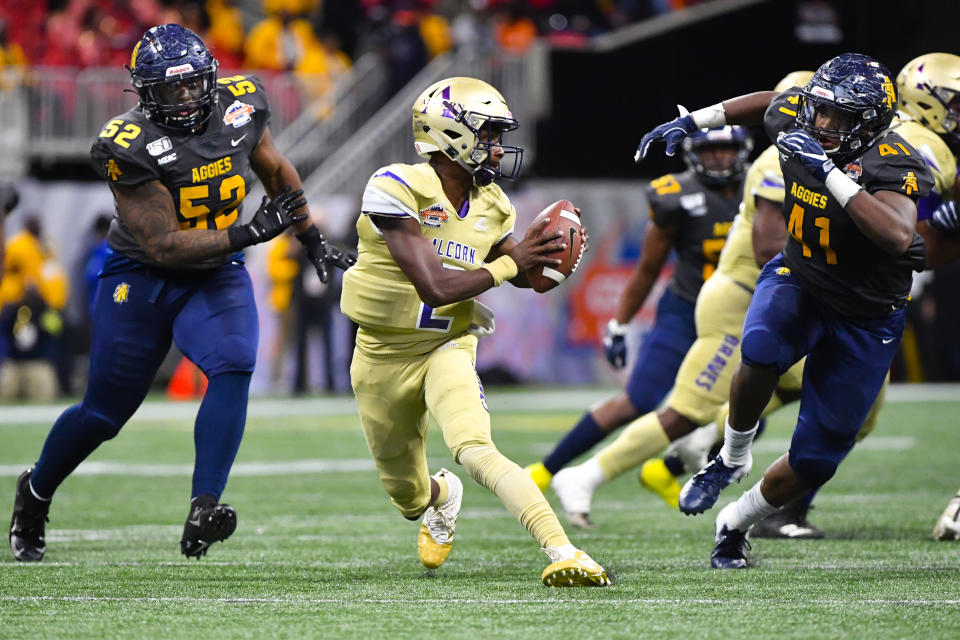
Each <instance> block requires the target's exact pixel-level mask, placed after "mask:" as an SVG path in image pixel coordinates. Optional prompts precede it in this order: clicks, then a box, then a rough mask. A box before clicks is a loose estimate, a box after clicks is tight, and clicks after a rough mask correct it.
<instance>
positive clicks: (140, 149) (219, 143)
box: [90, 76, 270, 269]
mask: <svg viewBox="0 0 960 640" xmlns="http://www.w3.org/2000/svg"><path fill="white" fill-rule="evenodd" d="M216 92H217V101H216V103H215V104H214V105H213V106H212V109H213V112H212V114H211V116H210V119H209V120H208V121H207V124H206V127H205V128H204V130H203V131H202V132H201V133H199V134H193V133H191V132H190V131H181V130H178V129H172V128H169V127H164V126H161V125H159V124H157V123H155V122H152V121H150V120H148V119H147V117H146V116H145V115H144V114H143V112H142V111H141V110H140V108H139V105H138V106H137V107H134V108H133V109H131V110H130V111H127V112H126V113H123V114H121V115H119V116H117V117H115V118H113V119H111V120H110V121H109V122H108V123H107V124H106V125H105V126H104V127H103V130H102V131H101V132H100V135H99V137H98V138H97V140H96V142H94V144H93V147H92V148H91V149H90V156H91V158H92V162H93V166H94V169H95V170H96V171H97V173H98V174H99V175H100V176H102V177H103V178H104V179H105V180H106V181H107V182H108V183H111V184H113V183H115V184H122V185H137V184H141V183H143V182H147V181H149V180H159V181H160V182H162V183H163V185H164V186H165V187H166V188H167V189H168V190H169V191H170V195H171V196H172V197H173V206H174V209H175V210H176V213H177V221H178V222H179V224H180V228H181V229H224V228H226V227H229V226H230V225H232V224H233V223H234V222H236V221H237V220H238V219H239V217H240V212H241V208H242V203H243V199H244V197H245V196H246V195H247V185H249V184H250V181H251V179H252V177H253V176H252V173H251V167H250V155H251V154H252V153H253V150H254V148H255V147H256V146H257V144H258V143H259V142H260V136H261V135H262V134H263V132H264V130H265V129H266V128H267V126H268V125H269V123H270V105H269V103H268V102H267V96H266V92H265V91H264V89H263V85H262V84H261V83H260V81H259V80H258V79H257V78H255V77H253V76H232V77H228V78H220V79H219V80H217V89H216ZM107 242H108V243H109V245H110V247H111V248H112V249H113V250H114V251H116V252H118V253H120V254H122V255H123V256H126V257H127V258H129V259H131V260H135V261H137V262H141V263H144V264H148V265H154V262H153V261H152V260H151V259H150V257H149V256H148V255H147V253H146V252H145V251H144V250H143V248H142V247H140V245H139V244H138V243H137V240H136V239H135V238H134V236H133V234H131V233H130V231H129V230H128V229H127V228H126V226H125V225H124V224H123V221H122V220H120V218H119V216H114V219H113V221H112V223H111V225H110V232H109V235H108V236H107ZM230 259H231V256H229V255H225V256H218V257H215V258H208V259H206V260H202V261H198V262H194V263H191V264H185V265H182V266H180V267H178V268H183V269H210V268H213V267H218V266H220V265H222V264H224V263H226V262H227V261H229V260H230ZM155 266H159V265H155Z"/></svg>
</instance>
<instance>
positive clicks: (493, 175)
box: [425, 100, 523, 187]
mask: <svg viewBox="0 0 960 640" xmlns="http://www.w3.org/2000/svg"><path fill="white" fill-rule="evenodd" d="M443 106H444V109H445V110H446V111H445V114H449V115H448V117H450V118H452V119H453V121H454V122H456V123H457V124H460V125H462V126H463V127H465V128H466V129H467V131H469V132H470V133H471V134H472V136H471V137H472V138H473V140H472V143H473V144H472V147H473V149H472V150H471V151H470V152H469V153H468V154H462V153H460V152H459V151H458V150H457V147H460V150H466V149H467V148H469V146H470V144H471V140H469V138H468V137H467V136H465V135H461V134H460V133H459V132H457V131H454V130H451V129H445V130H444V131H443V132H440V133H439V134H438V132H437V131H436V130H434V129H430V128H425V130H426V133H427V134H428V135H429V136H430V137H431V138H433V139H434V140H436V141H437V142H438V146H439V148H440V150H441V151H443V152H444V154H445V155H446V156H447V157H449V158H450V159H451V160H454V161H455V162H457V164H459V165H460V166H461V167H463V168H464V169H466V170H467V171H468V172H469V173H470V174H472V175H473V180H474V183H475V184H476V185H477V186H479V187H483V186H486V185H488V184H490V183H491V182H493V181H494V180H495V179H497V178H506V179H507V180H516V179H517V176H518V175H519V174H520V167H521V165H522V164H523V148H522V147H518V146H515V145H505V144H503V134H504V133H506V132H508V131H513V130H515V129H516V128H517V127H518V126H519V123H518V122H517V120H516V119H515V118H507V117H503V116H492V115H488V114H485V113H480V112H477V111H467V110H465V109H461V108H460V107H458V106H457V105H455V104H454V103H453V102H451V101H449V100H444V101H443ZM495 148H497V149H499V150H500V151H501V155H500V157H499V158H498V159H497V158H495V157H494V156H495V155H496V154H494V153H493V149H495ZM505 160H506V163H507V164H506V166H508V167H510V170H509V172H508V171H504V170H503V167H504V166H505V165H504V161H505ZM494 163H495V164H494Z"/></svg>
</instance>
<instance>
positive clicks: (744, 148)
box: [683, 125, 753, 184]
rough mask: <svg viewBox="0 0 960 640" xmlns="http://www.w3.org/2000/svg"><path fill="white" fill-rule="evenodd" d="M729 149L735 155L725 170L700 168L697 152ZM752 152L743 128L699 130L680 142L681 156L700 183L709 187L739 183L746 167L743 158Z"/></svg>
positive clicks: (701, 160)
mask: <svg viewBox="0 0 960 640" xmlns="http://www.w3.org/2000/svg"><path fill="white" fill-rule="evenodd" d="M713 146H732V147H735V148H736V150H737V154H736V156H735V157H734V160H733V162H732V163H731V164H729V165H727V166H707V164H704V161H703V158H702V157H701V156H700V152H701V151H702V150H703V149H704V148H706V147H713ZM752 150H753V138H751V137H750V132H749V131H747V128H746V127H740V126H736V125H734V126H731V125H727V126H725V127H716V128H714V129H700V130H699V131H694V132H693V133H691V134H690V135H688V136H687V137H686V138H684V139H683V155H684V158H685V159H686V161H687V165H688V166H690V167H691V168H692V169H693V170H694V171H695V172H696V173H697V175H698V176H699V177H700V179H701V180H702V181H703V182H706V183H709V184H726V183H728V182H731V181H733V180H738V179H740V178H741V177H742V176H743V174H744V171H745V170H746V166H747V158H748V157H749V156H750V151H752Z"/></svg>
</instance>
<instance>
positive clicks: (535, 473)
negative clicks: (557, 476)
mask: <svg viewBox="0 0 960 640" xmlns="http://www.w3.org/2000/svg"><path fill="white" fill-rule="evenodd" d="M523 470H524V471H526V472H527V474H528V475H529V476H530V477H531V478H533V482H534V483H535V484H536V485H537V488H538V489H540V491H541V492H543V493H546V492H547V489H549V488H550V481H551V480H553V474H552V473H550V472H549V471H547V468H546V467H545V466H543V463H542V462H535V463H534V464H531V465H527V466H526V467H525V468H524V469H523Z"/></svg>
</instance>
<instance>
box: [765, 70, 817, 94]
mask: <svg viewBox="0 0 960 640" xmlns="http://www.w3.org/2000/svg"><path fill="white" fill-rule="evenodd" d="M811 78H813V71H791V72H790V73H788V74H787V75H785V76H783V78H782V79H781V80H780V82H778V83H777V86H775V87H774V88H773V90H774V91H776V92H777V93H782V92H784V91H786V90H787V89H792V88H793V87H805V86H807V84H808V83H809V82H810V79H811Z"/></svg>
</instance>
